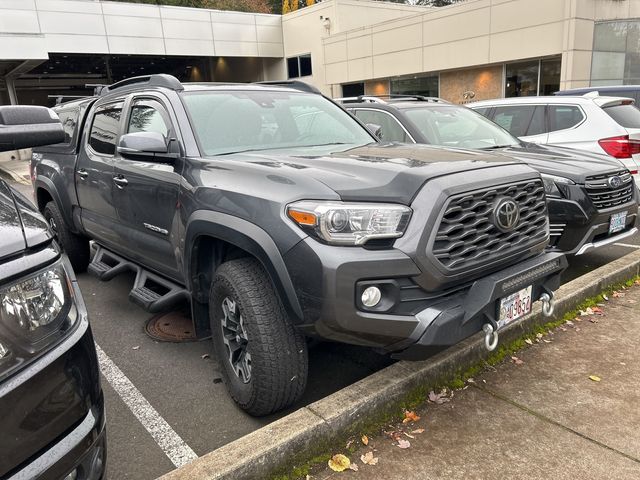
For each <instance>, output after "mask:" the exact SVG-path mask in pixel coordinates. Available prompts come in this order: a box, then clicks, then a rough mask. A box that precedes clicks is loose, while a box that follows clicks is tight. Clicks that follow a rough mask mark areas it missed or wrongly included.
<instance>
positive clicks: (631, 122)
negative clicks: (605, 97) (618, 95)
mask: <svg viewBox="0 0 640 480" xmlns="http://www.w3.org/2000/svg"><path fill="white" fill-rule="evenodd" d="M603 110H604V111H605V112H606V113H607V114H608V115H609V116H610V117H611V118H613V119H614V120H615V122H616V123H617V124H618V125H620V126H621V127H625V128H640V110H638V107H636V106H635V105H631V104H629V103H627V104H624V105H613V106H611V107H605V108H604V109H603Z"/></svg>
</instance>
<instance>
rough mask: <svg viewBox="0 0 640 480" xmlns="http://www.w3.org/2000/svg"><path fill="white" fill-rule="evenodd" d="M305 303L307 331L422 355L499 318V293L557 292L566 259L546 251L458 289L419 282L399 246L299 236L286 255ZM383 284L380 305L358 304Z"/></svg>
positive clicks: (404, 355) (410, 356)
mask: <svg viewBox="0 0 640 480" xmlns="http://www.w3.org/2000/svg"><path fill="white" fill-rule="evenodd" d="M285 263H286V264H287V269H288V270H289V273H290V275H291V278H292V281H293V284H294V285H295V287H296V293H297V295H298V299H299V301H300V304H301V306H302V309H303V314H304V322H303V324H301V325H299V328H300V329H301V330H303V331H304V332H305V333H307V334H309V335H316V336H319V337H322V338H325V339H329V340H335V341H339V342H344V343H351V344H355V345H363V346H369V347H376V348H380V349H382V350H384V351H386V352H390V353H393V355H394V356H395V357H396V358H406V359H416V360H417V359H421V358H426V357H428V356H430V355H431V354H433V353H435V352H437V351H439V350H442V349H444V348H447V347H448V346H451V345H454V344H456V343H458V342H460V341H461V340H463V339H465V338H467V337H469V336H471V335H473V334H474V333H477V332H479V331H480V330H481V328H482V325H483V324H485V323H488V322H491V321H495V317H496V314H497V302H498V301H499V299H500V298H502V297H505V296H508V295H509V294H511V293H513V292H516V291H518V290H521V289H522V288H525V287H527V286H529V285H532V286H533V289H532V295H533V297H532V298H534V299H537V298H539V297H540V295H541V294H542V293H544V292H553V291H554V290H556V289H557V288H558V286H559V284H560V273H561V272H562V271H563V270H564V269H565V268H566V266H567V261H566V259H565V257H564V255H563V254H561V253H543V254H539V255H537V256H535V257H533V258H530V259H528V260H525V261H521V262H519V263H517V264H515V265H512V266H510V267H507V268H505V269H502V270H499V271H497V272H495V273H493V274H490V275H487V276H485V277H482V278H480V279H478V280H475V281H473V282H470V283H467V284H462V283H461V284H460V285H459V286H457V287H456V288H455V289H450V290H448V291H445V292H442V291H439V292H427V291H424V290H422V289H421V288H420V287H419V286H418V285H417V284H416V283H414V282H413V281H412V280H411V278H412V277H417V276H418V275H420V273H421V272H420V270H419V269H418V267H417V266H416V264H415V263H414V262H413V260H412V259H411V258H410V257H409V256H407V255H406V254H404V253H403V252H401V251H399V250H397V249H389V250H365V249H362V248H349V247H335V246H328V245H321V244H319V243H318V242H316V241H314V240H312V239H306V240H304V241H302V242H300V243H299V244H298V245H297V246H296V247H294V248H293V249H292V250H291V251H289V252H288V253H287V254H286V255H285ZM371 284H378V285H381V288H382V290H383V298H385V300H383V301H382V302H381V303H380V307H377V308H372V309H366V308H365V307H363V306H362V305H361V304H359V296H360V292H361V291H362V289H363V288H364V287H366V286H368V285H371Z"/></svg>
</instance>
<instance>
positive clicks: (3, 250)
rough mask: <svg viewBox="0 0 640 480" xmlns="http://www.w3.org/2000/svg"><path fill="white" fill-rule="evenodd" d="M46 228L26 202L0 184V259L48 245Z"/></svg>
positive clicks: (5, 184) (10, 189)
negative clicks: (44, 244) (0, 232)
mask: <svg viewBox="0 0 640 480" xmlns="http://www.w3.org/2000/svg"><path fill="white" fill-rule="evenodd" d="M47 227H48V226H47V222H46V221H45V219H44V218H43V217H42V215H40V213H39V212H38V211H37V210H36V209H35V207H34V206H33V205H32V204H31V203H30V202H29V200H27V199H26V198H25V197H24V196H23V195H21V194H20V193H18V192H17V191H15V190H13V189H12V188H11V187H9V185H7V183H6V182H5V181H4V180H0V230H1V231H2V235H1V237H0V259H3V258H6V257H10V256H14V255H16V254H19V253H21V252H23V251H24V250H26V249H28V248H34V247H37V246H38V245H40V244H42V243H47V242H49V241H51V238H52V236H51V234H50V233H49V229H48V228H47Z"/></svg>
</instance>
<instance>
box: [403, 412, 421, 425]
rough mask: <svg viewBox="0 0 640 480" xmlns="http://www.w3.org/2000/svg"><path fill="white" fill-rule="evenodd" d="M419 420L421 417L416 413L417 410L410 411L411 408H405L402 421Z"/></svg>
mask: <svg viewBox="0 0 640 480" xmlns="http://www.w3.org/2000/svg"><path fill="white" fill-rule="evenodd" d="M418 420H420V417H419V416H418V415H416V413H415V412H410V411H409V410H405V412H404V419H403V420H402V423H409V422H417V421H418Z"/></svg>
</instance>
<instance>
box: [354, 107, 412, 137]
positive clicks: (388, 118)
mask: <svg viewBox="0 0 640 480" xmlns="http://www.w3.org/2000/svg"><path fill="white" fill-rule="evenodd" d="M355 114H356V117H358V118H359V119H360V121H361V122H363V123H372V124H375V125H379V126H380V127H382V140H383V141H385V142H402V143H413V140H411V138H409V136H408V135H407V132H405V130H404V128H402V126H401V125H400V123H399V122H398V120H396V118H395V117H394V116H393V115H390V114H389V113H386V112H383V111H378V110H363V109H358V110H356V112H355Z"/></svg>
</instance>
